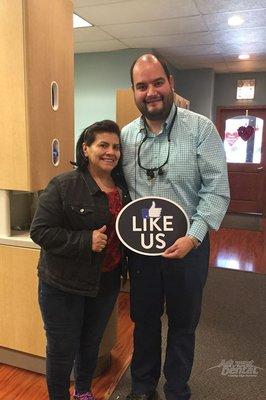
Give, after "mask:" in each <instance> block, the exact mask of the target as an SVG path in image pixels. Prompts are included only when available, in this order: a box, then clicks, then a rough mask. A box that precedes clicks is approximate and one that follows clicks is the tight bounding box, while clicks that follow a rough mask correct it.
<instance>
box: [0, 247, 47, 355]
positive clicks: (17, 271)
mask: <svg viewBox="0 0 266 400" xmlns="http://www.w3.org/2000/svg"><path fill="white" fill-rule="evenodd" d="M38 258H39V250H35V249H27V248H23V247H15V246H5V245H1V246H0V273H1V280H0V293H1V301H0V326H1V330H0V346H2V347H6V348H9V349H13V350H17V351H22V352H24V353H28V354H33V355H36V356H41V357H44V356H45V336H44V330H43V322H42V319H41V315H40V311H39V306H38V296H37V293H38V289H37V284H38V279H37V271H36V267H37V263H38Z"/></svg>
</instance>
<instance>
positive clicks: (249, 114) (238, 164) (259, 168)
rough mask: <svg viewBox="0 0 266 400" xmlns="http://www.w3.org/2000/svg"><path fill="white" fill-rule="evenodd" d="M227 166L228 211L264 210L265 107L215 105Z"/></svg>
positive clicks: (262, 212)
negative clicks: (228, 186) (229, 200)
mask: <svg viewBox="0 0 266 400" xmlns="http://www.w3.org/2000/svg"><path fill="white" fill-rule="evenodd" d="M216 126H217V129H218V131H219V133H220V135H221V138H222V141H223V143H224V148H225V152H226V159H227V165H228V175H229V184H230V191H231V202H230V206H229V209H228V212H229V213H240V214H258V215H265V213H266V193H265V192H266V187H265V180H266V179H265V164H266V106H248V105H247V106H235V107H218V109H217V124H216Z"/></svg>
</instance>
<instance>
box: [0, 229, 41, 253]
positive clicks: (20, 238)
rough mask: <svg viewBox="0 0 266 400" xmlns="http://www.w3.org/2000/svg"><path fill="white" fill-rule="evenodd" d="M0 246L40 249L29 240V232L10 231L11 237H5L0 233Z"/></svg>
mask: <svg viewBox="0 0 266 400" xmlns="http://www.w3.org/2000/svg"><path fill="white" fill-rule="evenodd" d="M0 244H4V245H6V246H17V247H28V248H31V249H40V246H38V245H37V244H36V243H34V242H33V241H32V240H31V238H30V236H29V232H26V231H16V232H14V231H12V234H11V236H7V235H4V234H1V233H0Z"/></svg>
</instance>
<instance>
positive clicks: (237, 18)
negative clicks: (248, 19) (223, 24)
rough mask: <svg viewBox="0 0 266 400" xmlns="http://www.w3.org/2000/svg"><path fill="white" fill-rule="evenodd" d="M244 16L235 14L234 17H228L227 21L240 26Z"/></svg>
mask: <svg viewBox="0 0 266 400" xmlns="http://www.w3.org/2000/svg"><path fill="white" fill-rule="evenodd" d="M244 21H245V20H244V18H242V17H240V16H239V15H234V16H233V17H230V18H228V20H227V22H228V25H230V26H239V25H242V24H243V22H244Z"/></svg>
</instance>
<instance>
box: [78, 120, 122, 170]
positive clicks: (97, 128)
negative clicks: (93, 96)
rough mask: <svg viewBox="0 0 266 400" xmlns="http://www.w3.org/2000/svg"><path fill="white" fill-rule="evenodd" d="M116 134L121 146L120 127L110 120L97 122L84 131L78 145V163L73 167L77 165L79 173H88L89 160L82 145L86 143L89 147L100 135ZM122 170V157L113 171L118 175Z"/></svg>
mask: <svg viewBox="0 0 266 400" xmlns="http://www.w3.org/2000/svg"><path fill="white" fill-rule="evenodd" d="M104 132H108V133H115V134H116V135H117V136H118V138H119V143H120V146H121V141H120V128H119V126H118V125H117V124H116V123H115V122H114V121H111V120H109V119H105V120H103V121H99V122H95V123H94V124H92V125H90V126H88V127H87V128H85V129H84V130H83V132H82V133H81V135H80V137H79V138H78V141H77V144H76V162H71V164H72V165H75V166H76V167H77V169H78V170H79V171H86V169H87V168H88V163H89V161H88V159H87V157H85V156H84V153H83V148H82V145H83V143H86V145H87V146H90V145H91V144H92V143H93V142H94V141H95V138H96V135H97V134H98V133H104ZM120 168H121V157H120V160H119V162H118V165H117V166H116V167H115V168H114V169H113V171H112V175H113V173H115V174H116V173H117V171H118V170H120Z"/></svg>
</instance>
